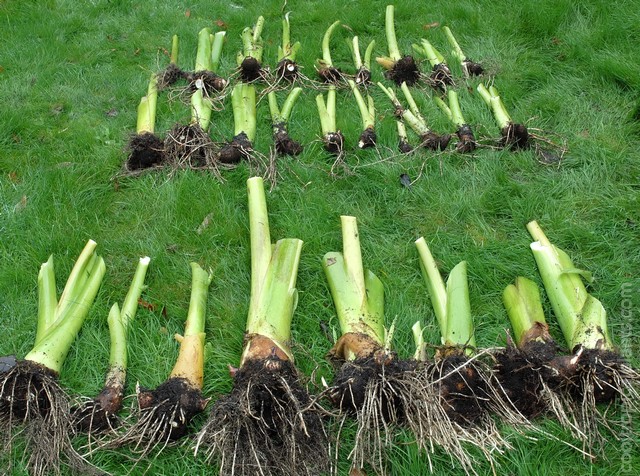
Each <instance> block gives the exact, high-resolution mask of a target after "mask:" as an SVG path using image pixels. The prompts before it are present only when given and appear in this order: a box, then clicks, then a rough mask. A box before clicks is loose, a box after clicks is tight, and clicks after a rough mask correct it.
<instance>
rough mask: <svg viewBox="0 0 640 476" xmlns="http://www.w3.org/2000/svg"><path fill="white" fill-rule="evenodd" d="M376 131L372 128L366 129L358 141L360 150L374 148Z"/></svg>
mask: <svg viewBox="0 0 640 476" xmlns="http://www.w3.org/2000/svg"><path fill="white" fill-rule="evenodd" d="M377 138H378V137H377V136H376V131H375V130H374V129H373V127H367V128H366V129H365V130H364V131H363V132H362V134H360V139H359V140H358V147H359V148H360V149H367V148H369V147H375V145H376V141H377Z"/></svg>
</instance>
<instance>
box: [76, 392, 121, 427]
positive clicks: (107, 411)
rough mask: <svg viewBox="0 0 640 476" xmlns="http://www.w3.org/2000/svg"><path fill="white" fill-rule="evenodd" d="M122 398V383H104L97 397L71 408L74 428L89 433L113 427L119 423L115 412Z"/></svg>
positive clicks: (119, 406)
mask: <svg viewBox="0 0 640 476" xmlns="http://www.w3.org/2000/svg"><path fill="white" fill-rule="evenodd" d="M123 398H124V388H123V387H122V385H113V386H107V385H105V386H104V388H103V389H102V391H101V392H100V393H99V394H98V396H97V397H95V398H94V399H92V400H89V401H88V402H85V403H84V404H83V405H81V406H79V407H76V408H73V409H72V414H73V419H74V422H75V426H76V428H77V429H78V430H79V431H81V432H84V433H89V434H92V433H100V432H104V431H107V430H111V429H114V428H115V427H116V426H118V423H119V422H118V417H117V413H118V412H119V411H120V409H121V408H122V399H123Z"/></svg>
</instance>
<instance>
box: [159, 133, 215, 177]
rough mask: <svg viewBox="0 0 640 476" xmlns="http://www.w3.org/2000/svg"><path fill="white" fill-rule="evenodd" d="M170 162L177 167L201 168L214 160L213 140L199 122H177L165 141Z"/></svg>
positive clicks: (166, 153) (167, 158) (166, 154)
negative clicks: (185, 123)
mask: <svg viewBox="0 0 640 476" xmlns="http://www.w3.org/2000/svg"><path fill="white" fill-rule="evenodd" d="M164 150H165V157H166V160H167V162H168V163H170V164H172V165H175V166H177V167H188V168H189V167H190V168H201V167H206V166H207V165H211V164H212V163H213V162H214V159H215V154H214V150H213V142H212V141H211V138H210V137H209V134H207V132H206V131H204V130H203V129H202V127H200V126H199V125H198V124H187V125H183V124H176V125H175V126H174V127H173V128H172V129H171V131H169V133H168V134H167V137H166V138H165V141H164Z"/></svg>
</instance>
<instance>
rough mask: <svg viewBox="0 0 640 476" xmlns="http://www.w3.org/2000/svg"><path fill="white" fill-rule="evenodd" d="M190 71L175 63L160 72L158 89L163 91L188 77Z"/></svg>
mask: <svg viewBox="0 0 640 476" xmlns="http://www.w3.org/2000/svg"><path fill="white" fill-rule="evenodd" d="M188 76H189V73H187V72H186V71H183V70H181V69H180V68H178V66H176V65H175V64H173V63H170V64H169V66H167V67H166V68H165V69H163V70H162V71H160V72H159V73H158V90H159V91H162V90H163V89H167V88H169V87H171V86H173V85H174V84H176V83H177V82H178V81H180V80H181V79H188Z"/></svg>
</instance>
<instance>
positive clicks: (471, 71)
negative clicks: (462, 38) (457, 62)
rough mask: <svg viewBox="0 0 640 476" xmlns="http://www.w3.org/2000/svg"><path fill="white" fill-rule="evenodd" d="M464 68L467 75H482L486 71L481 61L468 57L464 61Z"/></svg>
mask: <svg viewBox="0 0 640 476" xmlns="http://www.w3.org/2000/svg"><path fill="white" fill-rule="evenodd" d="M462 68H463V69H464V71H465V73H466V74H467V76H481V75H482V73H484V68H483V67H482V65H481V64H480V63H476V62H475V61H473V60H471V59H469V58H467V59H465V60H464V61H463V62H462Z"/></svg>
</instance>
